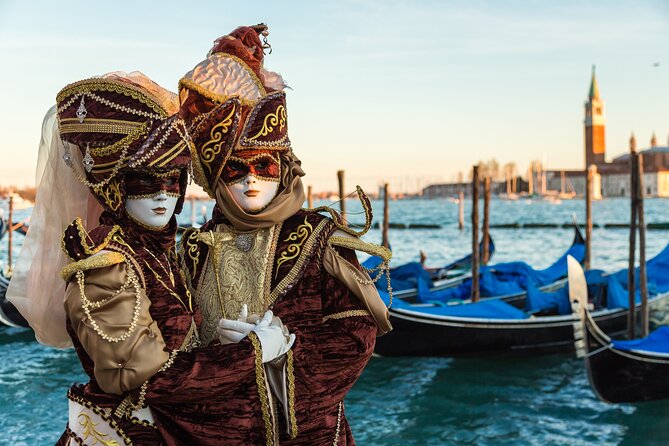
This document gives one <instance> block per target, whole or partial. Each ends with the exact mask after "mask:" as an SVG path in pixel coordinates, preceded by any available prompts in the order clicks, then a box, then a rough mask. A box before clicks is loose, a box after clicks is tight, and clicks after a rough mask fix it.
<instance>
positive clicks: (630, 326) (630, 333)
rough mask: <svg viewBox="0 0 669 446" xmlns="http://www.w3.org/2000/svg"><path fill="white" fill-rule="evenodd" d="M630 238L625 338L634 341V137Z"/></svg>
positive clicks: (635, 182)
mask: <svg viewBox="0 0 669 446" xmlns="http://www.w3.org/2000/svg"><path fill="white" fill-rule="evenodd" d="M630 155H631V156H630V188H629V190H630V204H631V212H630V214H631V215H630V238H629V260H628V264H627V268H628V269H627V294H628V298H629V310H628V313H627V338H628V339H634V338H635V337H636V336H635V335H636V333H635V332H636V314H635V313H636V311H635V310H636V306H635V303H636V302H635V299H634V295H635V291H636V286H635V280H634V279H635V277H634V263H635V262H634V257H635V254H636V222H637V209H638V208H637V190H638V187H639V185H638V178H637V175H638V173H639V171H638V167H637V163H638V161H639V159H638V157H637V153H636V139H635V138H634V136H632V138H631V139H630Z"/></svg>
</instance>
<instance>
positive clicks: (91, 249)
mask: <svg viewBox="0 0 669 446" xmlns="http://www.w3.org/2000/svg"><path fill="white" fill-rule="evenodd" d="M74 224H75V225H76V226H77V230H78V231H79V238H80V240H79V242H80V243H81V247H82V248H83V249H84V252H85V253H86V254H88V255H93V254H96V253H98V252H100V251H102V250H103V249H105V248H106V247H107V245H108V244H109V242H110V241H111V240H112V238H113V237H114V236H115V235H117V233H119V232H120V233H122V232H123V231H122V230H121V227H120V226H118V225H115V226H114V227H113V228H112V229H111V231H109V234H107V236H106V237H105V239H104V240H103V241H102V243H100V244H99V245H98V246H95V245H94V244H91V245H89V244H88V243H86V240H87V239H89V238H90V237H89V236H88V232H87V231H86V228H84V223H83V222H82V221H81V218H79V217H77V219H76V220H75V221H74ZM61 247H62V248H63V249H66V248H65V232H63V240H62V243H61ZM65 254H67V255H68V257H69V253H68V252H67V251H65ZM73 260H74V259H73Z"/></svg>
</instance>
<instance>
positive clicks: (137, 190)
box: [125, 171, 181, 229]
mask: <svg viewBox="0 0 669 446" xmlns="http://www.w3.org/2000/svg"><path fill="white" fill-rule="evenodd" d="M179 176H180V172H179V171H176V172H168V174H166V175H164V174H147V173H130V174H128V176H127V177H126V191H127V199H126V202H125V209H126V212H127V213H128V215H129V216H130V218H132V219H133V220H135V221H137V222H139V223H141V224H143V225H145V226H148V227H150V228H155V229H161V228H164V227H165V226H167V224H168V223H169V222H170V219H171V218H172V215H173V214H174V209H175V208H176V205H177V202H178V201H179V197H180V196H181V194H180V187H179Z"/></svg>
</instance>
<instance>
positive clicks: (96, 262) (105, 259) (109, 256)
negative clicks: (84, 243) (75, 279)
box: [60, 252, 125, 282]
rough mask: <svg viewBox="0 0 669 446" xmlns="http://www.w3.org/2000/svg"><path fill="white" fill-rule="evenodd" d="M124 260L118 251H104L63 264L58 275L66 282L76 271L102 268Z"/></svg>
mask: <svg viewBox="0 0 669 446" xmlns="http://www.w3.org/2000/svg"><path fill="white" fill-rule="evenodd" d="M124 261H125V257H124V256H123V254H121V253H118V252H106V253H104V254H100V255H99V256H91V257H88V258H86V259H83V260H79V261H78V262H74V263H70V264H68V265H65V266H64V267H63V269H62V270H61V272H60V277H62V278H63V280H64V281H66V282H68V281H69V280H70V278H71V277H72V275H74V274H75V273H76V272H78V271H88V270H90V269H97V268H104V267H106V266H112V265H116V264H118V263H122V262H124Z"/></svg>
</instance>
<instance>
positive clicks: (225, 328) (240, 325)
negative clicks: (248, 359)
mask: <svg viewBox="0 0 669 446" xmlns="http://www.w3.org/2000/svg"><path fill="white" fill-rule="evenodd" d="M248 312H249V310H248V307H247V306H246V304H244V305H243V306H242V310H241V311H240V312H239V317H238V318H237V320H232V319H221V320H220V321H218V327H216V331H217V332H218V339H219V340H220V341H221V344H224V345H225V344H235V343H237V342H239V341H241V340H242V339H244V338H245V337H246V336H248V334H249V333H251V331H253V329H254V328H255V326H256V324H251V323H248V322H247V320H246V319H247V317H248Z"/></svg>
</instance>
